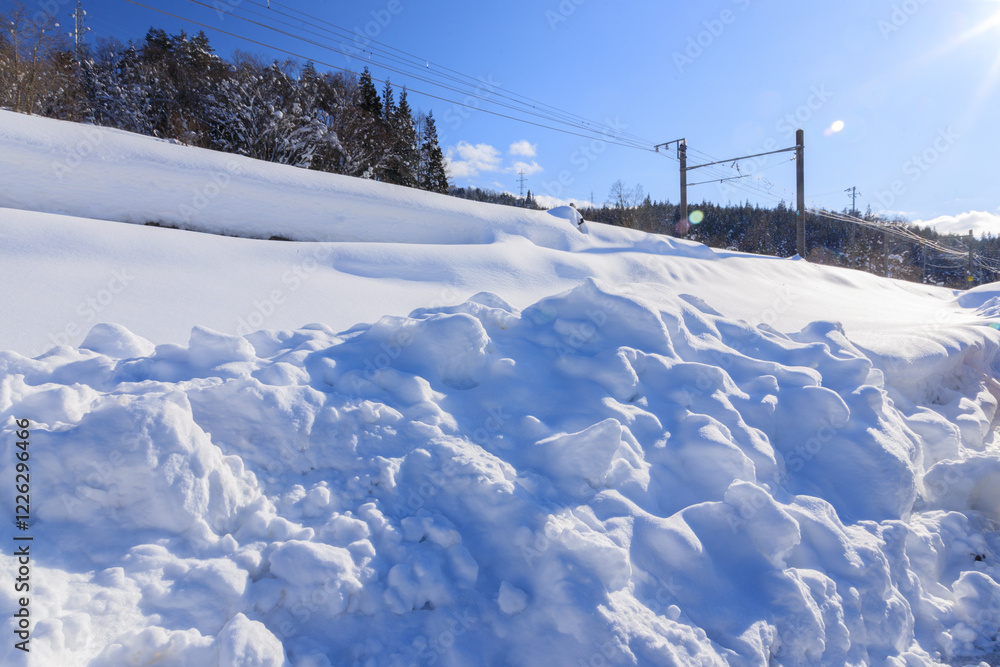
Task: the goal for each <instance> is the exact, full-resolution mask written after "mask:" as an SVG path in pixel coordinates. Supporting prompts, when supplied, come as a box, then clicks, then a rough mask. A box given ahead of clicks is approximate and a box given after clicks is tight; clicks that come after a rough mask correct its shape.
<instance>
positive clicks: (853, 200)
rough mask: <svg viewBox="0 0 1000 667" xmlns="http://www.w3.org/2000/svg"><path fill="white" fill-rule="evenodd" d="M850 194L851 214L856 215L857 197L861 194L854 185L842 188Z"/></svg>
mask: <svg viewBox="0 0 1000 667" xmlns="http://www.w3.org/2000/svg"><path fill="white" fill-rule="evenodd" d="M844 192H847V193H849V194H850V195H851V215H857V212H858V197H859V196H860V195H861V193H860V192H858V189H857V188H856V187H851V188H847V189H846V190H844Z"/></svg>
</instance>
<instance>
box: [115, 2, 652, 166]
mask: <svg viewBox="0 0 1000 667" xmlns="http://www.w3.org/2000/svg"><path fill="white" fill-rule="evenodd" d="M124 1H125V2H128V3H129V4H132V5H136V6H137V7H142V8H144V9H148V10H150V11H154V12H158V13H160V14H163V15H165V16H170V17H171V18H175V19H178V20H180V21H186V22H188V23H191V24H192V25H196V26H199V27H201V28H205V29H207V30H213V31H215V32H219V33H222V34H224V35H228V36H230V37H234V38H236V39H241V40H243V41H246V42H249V43H251V44H256V45H258V46H262V47H264V48H267V49H272V50H274V51H277V52H279V53H284V54H286V55H289V56H292V57H295V58H301V59H303V60H306V61H311V62H315V63H318V64H320V65H324V66H326V67H331V68H333V69H335V70H339V71H342V72H346V73H348V74H353V75H355V76H357V75H358V73H357V72H355V71H353V70H351V69H348V68H346V67H341V66H339V65H334V64H333V63H328V62H325V61H323V60H319V59H316V58H309V57H308V56H305V55H303V54H301V53H297V52H295V51H289V50H288V49H283V48H281V47H278V46H274V45H273V44H268V43H266V42H262V41H260V40H256V39H252V38H250V37H245V36H243V35H239V34H236V33H233V32H229V31H227V30H223V29H221V28H217V27H215V26H210V25H207V24H205V23H201V22H199V21H195V20H194V19H190V18H187V17H184V16H179V15H177V14H173V13H171V12H168V11H166V10H163V9H158V8H156V7H150V6H149V5H144V4H142V3H141V2H137V0H124ZM192 1H193V0H192ZM198 4H201V3H198ZM251 23H252V21H251ZM264 27H267V26H264ZM279 32H280V31H279ZM372 81H377V82H378V83H387V81H385V80H382V79H378V78H375V77H372ZM407 91H409V92H412V93H415V94H418V95H423V96H424V97H428V98H430V99H435V100H439V101H441V102H447V103H449V104H454V105H456V106H461V107H465V108H467V109H473V110H476V111H482V112H483V113H488V114H491V115H493V116H497V117H500V118H506V119H508V120H513V121H516V122H519V123H524V124H526V125H533V126H535V127H540V128H543V129H547V130H553V131H555V132H562V133H563V134H568V135H573V136H578V137H583V138H585V139H599V140H600V141H602V142H604V143H606V144H611V145H615V146H622V147H625V148H633V149H636V150H643V151H649V152H653V149H652V148H645V147H642V146H639V145H636V144H630V143H624V142H621V141H615V140H614V139H611V138H609V137H608V136H606V135H605V136H593V134H582V133H580V132H573V131H570V130H566V129H563V128H559V127H553V126H551V125H545V124H543V123H538V122H534V121H531V120H527V119H524V118H518V117H516V116H511V115H509V114H504V113H500V112H498V111H493V110H490V109H484V108H482V107H480V106H473V105H472V104H468V103H465V102H459V101H457V100H452V99H449V98H446V97H442V96H440V95H434V94H432V93H428V92H425V91H421V90H417V89H415V88H407ZM550 120H551V119H550ZM591 132H596V131H594V130H592V131H591Z"/></svg>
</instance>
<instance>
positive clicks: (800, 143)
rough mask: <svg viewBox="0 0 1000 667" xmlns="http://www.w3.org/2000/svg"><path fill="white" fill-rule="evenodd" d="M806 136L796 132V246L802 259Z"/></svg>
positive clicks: (800, 131)
mask: <svg viewBox="0 0 1000 667" xmlns="http://www.w3.org/2000/svg"><path fill="white" fill-rule="evenodd" d="M805 136H806V133H805V132H804V131H802V130H797V131H796V132H795V172H796V173H795V190H796V192H797V194H798V196H797V199H798V206H797V208H796V211H795V215H796V219H795V247H796V251H797V252H798V254H799V257H801V258H802V259H805V258H806V165H805V153H806V150H805Z"/></svg>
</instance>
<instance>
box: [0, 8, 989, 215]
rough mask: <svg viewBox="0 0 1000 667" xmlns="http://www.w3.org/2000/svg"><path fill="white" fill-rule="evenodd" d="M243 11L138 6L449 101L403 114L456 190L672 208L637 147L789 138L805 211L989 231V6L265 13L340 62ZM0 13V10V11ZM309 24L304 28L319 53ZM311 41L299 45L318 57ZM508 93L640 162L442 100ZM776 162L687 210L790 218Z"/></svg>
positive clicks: (97, 33) (155, 17) (751, 164)
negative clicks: (730, 205)
mask: <svg viewBox="0 0 1000 667" xmlns="http://www.w3.org/2000/svg"><path fill="white" fill-rule="evenodd" d="M256 1H257V0H253V1H251V0H204V2H205V3H206V4H207V5H209V7H207V8H206V7H199V6H198V5H197V4H195V3H192V2H189V1H184V0H170V1H169V2H167V1H166V0H143V2H144V4H147V5H149V6H151V7H155V8H158V9H163V10H166V11H169V12H171V13H175V14H178V15H181V16H183V17H186V18H191V19H195V20H197V21H199V22H201V23H204V24H205V25H207V26H209V27H210V28H219V29H222V30H226V31H229V32H232V33H236V34H239V35H242V36H247V37H251V38H253V39H256V40H258V41H260V42H264V43H267V44H269V45H273V46H276V47H279V48H284V49H287V50H289V51H293V52H295V53H298V54H301V55H302V56H304V57H307V58H311V59H313V60H315V61H317V62H318V63H327V64H328V65H327V66H325V65H323V64H320V65H319V68H320V69H328V68H329V67H328V66H336V67H346V68H350V69H360V68H361V67H363V66H364V65H366V64H367V65H369V67H370V68H371V71H372V73H373V75H374V76H375V77H376V78H383V77H385V76H389V77H390V78H391V81H392V83H393V84H394V85H395V86H397V87H399V86H402V85H404V84H405V85H407V86H408V87H409V88H410V89H411V90H419V91H424V92H429V93H432V94H435V95H438V96H439V97H443V98H447V99H448V100H450V101H443V100H439V99H431V98H428V97H425V96H422V95H419V94H412V95H411V104H412V105H413V106H415V107H416V108H419V109H422V110H425V111H428V110H433V111H434V114H435V117H436V118H437V119H438V130H439V133H440V137H441V143H442V146H443V148H444V149H445V151H446V153H447V154H448V155H449V157H450V159H451V169H452V172H453V181H454V182H455V183H456V184H458V185H478V186H481V187H491V188H496V189H503V190H510V191H513V192H517V191H518V190H519V187H520V186H519V184H518V174H517V172H518V171H519V170H523V171H524V172H525V179H526V180H525V187H526V188H528V189H530V190H531V191H532V192H533V193H534V194H536V195H547V196H550V197H552V198H554V199H561V200H574V201H587V200H590V199H591V198H592V197H593V199H594V200H596V201H597V202H598V203H601V202H603V201H605V200H606V199H607V198H608V194H609V189H610V186H611V185H612V183H613V182H614V181H616V180H619V179H620V180H622V181H623V182H624V183H625V184H626V185H628V186H634V185H637V184H639V185H641V186H642V187H643V189H644V190H645V191H646V192H647V193H649V194H650V195H651V196H652V197H653V198H654V199H660V200H663V199H669V200H670V201H672V202H676V201H678V199H679V183H678V180H679V179H678V164H677V162H676V161H675V160H672V159H669V158H668V157H666V156H664V155H663V154H657V153H655V152H652V151H651V150H648V149H651V148H652V146H653V145H654V144H656V143H662V142H667V141H671V140H674V139H679V138H681V137H684V138H686V139H687V142H688V146H689V154H690V157H689V164H691V165H694V164H700V162H699V161H702V162H704V161H710V160H712V159H713V158H714V159H720V160H721V159H729V158H733V157H739V156H742V155H748V154H753V153H759V152H764V151H766V150H769V149H772V148H785V147H789V146H792V145H793V144H794V130H795V129H796V128H799V127H801V128H802V129H803V130H804V131H805V137H806V139H805V141H806V153H805V163H806V190H807V199H808V200H809V202H810V204H811V205H813V204H815V205H821V206H824V207H827V208H831V209H834V210H840V209H843V208H844V207H845V206H849V205H850V199H849V197H848V195H847V194H846V193H845V192H844V190H845V189H847V188H850V187H852V186H854V187H857V188H858V191H859V192H860V194H861V197H860V199H859V202H858V207H859V208H860V209H861V210H864V209H865V208H866V207H867V206H868V205H871V206H872V208H873V210H876V211H886V212H889V213H901V214H903V215H906V216H907V217H908V218H909V219H911V220H918V219H919V220H929V219H932V218H939V217H940V218H941V219H942V225H947V224H949V223H952V222H953V223H955V224H958V225H959V226H962V225H967V224H969V221H970V220H971V218H970V217H969V216H965V217H964V218H961V219H956V216H958V215H959V214H964V213H968V212H972V211H975V212H986V213H987V214H988V215H985V216H984V215H982V214H977V215H976V216H973V217H974V218H975V224H976V227H977V229H984V228H985V229H994V232H997V231H1000V218H997V217H995V216H996V215H997V214H1000V176H998V173H1000V166H998V160H1000V128H998V121H1000V113H998V110H1000V1H998V0H900V1H896V2H891V1H885V2H875V1H869V0H845V1H843V2H840V3H817V2H793V1H791V0H780V1H772V2H763V0H711V1H709V2H698V3H694V2H680V1H677V0H668V1H662V0H661V1H656V2H653V1H648V2H608V1H606V0H549V1H543V0H531V1H529V0H508V1H507V2H503V3H472V2H455V1H452V0H440V1H430V0H428V1H426V2H417V1H416V0H372V1H368V0H361V1H354V2H351V3H343V2H335V3H334V2H312V3H307V2H303V1H301V0H280V1H276V2H275V3H274V7H273V9H272V11H283V12H293V11H299V12H303V13H304V14H307V15H311V16H314V17H316V18H318V19H321V20H324V21H327V22H329V23H330V24H334V25H336V26H341V27H344V28H347V29H348V30H349V31H351V32H354V33H355V34H356V38H355V39H354V40H353V44H352V46H351V48H350V49H349V51H350V53H349V54H348V55H344V54H338V53H334V52H332V51H330V50H328V49H324V48H322V47H321V46H317V45H314V44H308V43H305V42H302V41H300V40H295V39H292V38H291V37H288V36H284V35H280V34H277V33H275V32H273V31H269V30H266V29H264V28H262V27H259V26H255V25H251V24H248V23H246V22H243V21H241V20H240V19H239V18H237V17H239V16H244V17H247V18H251V19H253V20H255V21H260V22H265V23H266V22H267V21H266V19H265V20H262V19H261V17H260V16H255V15H254V14H253V13H254V12H256V13H258V14H264V15H265V16H266V15H268V10H267V8H266V7H260V6H257V5H256V4H255V2H256ZM259 1H260V2H261V3H266V0H259ZM26 4H28V5H29V7H34V6H38V7H40V8H45V7H53V6H59V13H60V15H61V18H64V25H66V26H68V25H69V23H70V21H69V18H68V14H69V13H70V12H71V11H72V8H73V6H75V0H32V2H30V3H26ZM9 5H10V2H9V0H0V8H6V7H8V6H9ZM213 6H214V8H213ZM84 7H85V9H87V11H88V20H89V26H90V28H91V29H92V30H93V32H92V33H91V35H89V39H95V38H96V37H101V36H112V35H113V36H117V37H119V38H123V39H128V38H139V37H141V36H142V35H143V34H144V33H145V31H146V30H147V29H148V28H149V27H150V26H152V25H155V26H157V27H162V28H164V29H166V30H168V31H169V32H178V31H179V30H181V29H185V30H187V31H189V32H190V31H197V30H198V29H201V28H199V27H198V26H194V25H191V24H189V23H185V22H184V21H181V20H178V19H175V18H170V17H167V16H164V15H163V14H159V13H157V12H155V11H152V10H150V9H145V8H141V7H138V6H136V5H133V4H130V3H128V2H126V1H125V0H85V2H84ZM279 16H280V15H279ZM286 20H287V19H286ZM326 28H327V26H326V25H325V24H314V27H312V28H310V29H312V30H314V31H320V32H321V34H323V35H325V36H326V37H328V36H329V35H327V33H325V32H322V31H324V30H326ZM282 29H285V30H289V31H290V32H291V31H292V30H291V29H289V28H287V27H282ZM205 32H206V34H207V35H208V36H209V38H210V40H211V41H212V43H213V45H214V46H215V47H216V49H217V51H218V52H219V53H221V54H223V55H228V54H229V53H231V51H232V50H233V49H235V48H241V49H244V50H249V51H255V52H259V53H265V54H269V55H273V56H275V57H283V54H281V53H279V52H276V51H269V50H268V48H266V47H264V46H261V45H255V44H251V43H247V42H242V41H240V40H238V39H236V38H234V37H230V36H227V35H223V34H220V33H218V32H216V31H214V30H212V29H206V30H205ZM326 37H323V38H320V37H318V36H315V35H314V36H311V39H314V40H315V41H322V42H324V43H327V44H330V43H331V42H327V41H326ZM368 38H374V39H375V40H377V42H379V43H381V44H383V45H388V46H390V47H393V48H395V49H399V50H401V51H404V52H406V53H407V54H412V55H413V56H415V57H416V58H419V59H420V60H421V61H426V65H425V67H424V68H423V70H420V68H417V71H419V72H420V74H421V75H423V76H424V77H425V78H426V77H432V78H435V80H439V79H438V77H440V76H442V75H448V76H457V73H461V74H462V75H465V76H467V77H468V79H466V81H469V82H470V83H469V85H468V87H462V88H461V91H460V92H455V91H449V90H443V89H441V88H438V87H436V86H433V85H431V84H428V83H426V82H421V81H418V80H416V79H414V78H412V77H411V76H406V75H404V74H401V73H398V72H388V71H387V70H386V69H385V67H384V64H385V62H384V60H383V59H382V56H381V55H379V54H374V57H369V56H368V54H366V53H364V52H363V51H362V50H361V48H359V47H363V46H366V45H367V44H368ZM445 68H448V69H445ZM477 94H478V96H479V97H478V98H477V97H476V95H477ZM514 95H519V96H524V98H528V99H531V100H534V101H535V102H537V103H542V104H547V105H551V106H552V107H555V108H557V109H559V110H561V111H565V112H570V113H572V114H576V115H579V116H583V117H585V118H587V119H590V120H592V121H594V122H595V123H596V124H597V125H601V124H609V125H612V126H613V127H614V128H616V129H615V130H614V133H615V136H618V135H619V134H620V133H623V132H624V133H628V135H629V138H628V140H627V143H636V144H638V145H640V146H641V147H644V148H645V149H647V150H640V149H637V148H634V147H625V146H619V145H616V144H615V143H613V142H611V141H606V140H604V139H602V138H601V137H604V138H607V135H606V134H604V133H601V131H600V130H598V131H597V135H590V136H587V137H581V136H575V135H571V134H565V133H561V132H557V131H554V130H550V129H544V128H541V127H536V126H532V125H528V124H524V123H520V122H516V121H513V120H509V119H506V118H502V117H498V116H495V115H490V114H487V113H483V112H481V111H474V110H470V109H469V108H468V107H465V106H461V104H456V103H455V102H459V103H462V102H465V103H467V104H470V105H471V106H473V107H476V106H479V107H483V108H489V109H493V110H495V111H497V112H499V113H506V114H509V115H518V116H522V117H526V116H523V113H520V112H518V113H512V112H511V110H508V109H504V108H501V107H497V106H495V104H494V103H496V102H507V101H509V96H514ZM519 99H520V98H519ZM536 109H537V107H536ZM547 111H548V110H547V109H546V113H547ZM531 118H532V120H535V121H537V122H539V123H542V124H551V122H550V121H547V120H541V119H539V118H537V117H531ZM595 127H596V126H595ZM565 129H569V130H570V131H576V130H575V129H574V128H565ZM577 129H578V128H577ZM835 130H839V131H835ZM581 134H588V132H581ZM669 153H670V155H674V154H675V151H674V149H670V151H669ZM790 157H791V155H790V154H787V153H785V154H780V155H775V156H772V157H769V158H766V159H762V160H757V161H749V160H744V161H741V162H740V163H739V170H740V171H739V173H751V172H756V177H750V178H744V179H742V180H738V181H730V182H727V183H723V184H719V183H710V184H706V185H697V186H694V187H692V188H691V189H690V195H689V196H690V199H691V200H692V201H701V200H702V199H705V200H708V201H712V202H716V203H721V204H725V203H727V202H740V201H743V200H750V201H751V202H755V203H760V204H762V205H773V204H774V203H776V202H777V201H779V200H784V201H785V202H786V203H789V204H791V203H793V202H794V189H795V166H794V163H793V162H791V161H790V160H789V158H790ZM736 175H739V174H738V173H737V171H736V170H735V169H730V168H729V167H728V166H726V167H722V168H717V169H714V170H712V171H710V172H709V171H692V172H691V173H690V174H689V181H690V182H691V183H698V182H700V181H704V180H709V179H712V178H723V177H728V176H736ZM761 179H766V180H761ZM984 225H985V227H984ZM991 225H992V227H990V226H991Z"/></svg>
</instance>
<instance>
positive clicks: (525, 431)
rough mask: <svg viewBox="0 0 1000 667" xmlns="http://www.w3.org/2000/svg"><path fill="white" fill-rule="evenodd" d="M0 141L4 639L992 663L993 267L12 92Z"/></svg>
mask: <svg viewBox="0 0 1000 667" xmlns="http://www.w3.org/2000/svg"><path fill="white" fill-rule="evenodd" d="M85 143H88V144H89V146H90V147H89V148H88V149H87V150H86V151H82V150H80V147H81V146H83V145H84V144H85ZM0 155H3V156H4V157H5V158H7V159H10V160H12V161H16V162H15V163H16V164H18V165H19V168H18V169H17V170H16V171H9V172H8V173H9V174H10V177H9V178H7V179H5V180H4V181H3V182H0V206H2V207H4V208H0V255H2V265H3V267H4V271H5V274H6V275H5V281H4V283H3V286H2V287H0V304H2V308H3V312H4V313H5V314H6V315H7V318H6V323H5V325H4V326H3V327H0V349H6V350H7V351H5V352H0V442H2V450H3V452H4V453H3V458H2V459H0V479H2V480H4V481H3V484H4V485H6V484H8V483H11V482H12V481H13V479H14V474H15V469H14V468H15V465H16V462H17V459H16V457H15V456H14V454H15V452H16V451H18V450H16V448H15V440H16V438H15V436H14V434H15V432H16V431H17V430H18V427H17V425H16V420H18V419H28V420H30V422H31V459H30V465H31V473H32V476H31V479H32V496H33V500H34V502H33V503H32V508H31V516H32V525H31V530H30V533H31V535H32V536H33V538H34V540H33V546H32V549H34V550H35V551H33V560H32V566H31V567H32V570H31V572H32V578H31V600H30V603H31V614H32V619H33V626H32V638H31V650H32V651H31V654H30V658H31V660H30V661H29V660H28V657H29V656H28V655H25V654H23V653H22V652H21V651H18V650H16V649H15V648H14V639H12V638H14V637H16V636H15V635H14V634H13V632H12V630H13V629H14V628H15V627H16V625H15V622H14V621H15V619H13V618H12V614H13V610H16V609H17V600H16V596H15V593H14V590H13V586H12V585H9V583H8V584H6V585H3V586H0V599H2V605H3V609H4V610H11V611H9V612H5V613H7V616H6V619H7V620H6V621H4V624H5V627H6V628H7V629H6V631H5V635H6V637H7V640H6V641H5V642H4V643H2V644H0V660H2V662H3V664H11V665H18V664H39V665H48V664H59V665H120V664H149V663H155V664H163V665H227V666H228V665H248V664H253V665H294V666H296V667H298V666H310V667H312V666H326V665H341V664H343V665H412V664H441V665H469V664H566V665H578V664H595V665H596V664H614V665H630V664H641V665H647V664H649V665H653V664H655V665H716V664H732V665H768V664H777V665H843V664H887V665H935V664H980V663H982V664H990V661H995V656H996V654H997V645H996V644H997V642H996V633H997V627H998V623H1000V568H998V564H997V563H998V560H997V559H998V553H1000V538H998V537H997V525H996V522H997V521H998V520H1000V491H998V489H1000V457H998V456H997V454H998V447H997V442H996V437H995V433H996V427H997V419H998V415H997V407H998V400H1000V384H998V383H997V379H996V368H997V360H998V351H1000V332H998V331H997V330H995V329H993V328H991V327H989V326H987V325H988V324H990V323H991V322H992V321H993V320H994V319H996V318H997V315H998V313H1000V306H998V305H997V304H1000V289H997V288H996V286H983V287H980V288H977V289H976V290H973V291H970V292H966V293H961V294H956V293H953V292H950V291H946V290H942V289H938V288H931V287H925V286H920V285H914V284H909V283H903V282H898V281H889V280H884V279H880V278H876V277H874V276H870V275H866V274H861V273H856V272H850V271H844V270H837V269H831V268H825V267H820V266H815V265H810V264H808V263H806V262H801V261H789V260H785V259H778V258H767V257H754V256H748V255H740V254H735V253H723V252H717V251H712V250H710V249H707V248H705V247H702V246H699V245H697V244H693V243H689V242H685V241H682V240H677V239H669V238H662V237H654V236H649V235H646V234H641V233H637V232H632V231H628V230H622V229H616V228H610V227H606V226H604V225H600V224H596V223H587V224H586V225H584V227H583V228H581V229H577V228H576V225H575V224H571V223H570V222H569V218H565V217H560V216H559V215H557V214H549V213H547V212H533V211H524V210H519V209H508V208H503V207H497V206H491V205H485V204H477V203H473V202H467V201H462V200H452V199H449V198H446V197H441V196H438V195H431V194H428V193H422V192H417V191H410V190H403V189H400V188H395V187H391V186H386V185H383V184H379V183H371V182H367V181H360V180H356V179H349V178H340V177H336V176H332V175H327V174H316V173H311V172H306V171H303V170H298V169H294V168H290V167H281V166H277V165H270V164H262V163H256V162H254V161H251V160H245V159H240V158H234V157H231V156H223V155H218V154H213V153H209V152H206V151H200V150H196V149H193V148H189V147H185V146H180V145H175V144H171V143H167V142H161V141H155V140H151V139H147V138H141V137H137V136H133V135H129V134H127V133H123V132H115V131H109V130H101V129H97V128H92V127H91V128H88V127H83V126H76V125H72V124H68V123H59V122H56V121H50V120H43V119H38V118H31V117H25V116H18V115H14V114H11V113H7V112H0ZM74 155H76V156H77V159H76V160H71V158H72V157H73V156H74ZM69 162H72V166H71V167H70V168H69V169H67V170H58V174H56V170H55V167H54V166H53V165H61V164H69ZM227 165H230V166H231V167H232V168H231V169H228V170H227ZM219 174H226V178H225V179H222V180H225V181H226V183H225V185H222V184H221V182H216V181H213V177H214V176H218V175H219ZM213 175H214V176H213ZM60 176H61V178H60ZM213 182H216V184H217V185H218V192H217V194H214V195H213V196H211V197H209V195H208V192H213V193H214V192H215V190H211V191H209V190H205V188H207V187H208V184H210V183H213ZM199 189H200V190H199ZM199 191H200V192H202V194H203V195H204V196H205V205H204V206H202V207H198V206H196V205H193V204H191V203H190V202H191V201H193V198H194V197H195V196H196V195H197V193H198V192H199ZM185 205H186V206H189V209H185V210H184V213H182V212H181V209H182V206H185ZM123 222H124V223H138V224H120V223H123ZM146 222H157V223H159V224H162V225H172V226H178V227H184V228H185V229H165V228H161V227H150V226H145V225H144V224H142V223H146ZM581 231H582V232H583V233H581ZM205 232H212V233H205ZM235 233H243V234H246V235H248V236H252V237H256V238H234V237H229V236H223V235H222V234H235ZM271 236H281V237H284V238H287V239H292V241H268V240H266V239H268V238H270V237H271ZM5 488H6V487H5ZM13 502H14V499H13V495H12V494H11V493H7V494H5V495H4V499H3V505H2V507H3V510H4V511H5V512H7V516H11V515H13V514H14V504H13ZM10 524H12V522H8V528H6V529H4V531H2V533H3V534H2V535H0V540H2V541H4V542H5V543H6V544H8V545H9V544H12V543H13V542H12V541H11V539H10V538H11V536H12V534H13V532H14V527H13V526H12V525H10ZM11 552H12V549H5V550H4V551H3V555H2V556H0V578H2V579H3V580H4V581H6V582H12V581H13V580H14V578H15V576H16V573H17V569H18V563H17V560H16V558H15V557H13V556H12V555H10V554H11Z"/></svg>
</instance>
